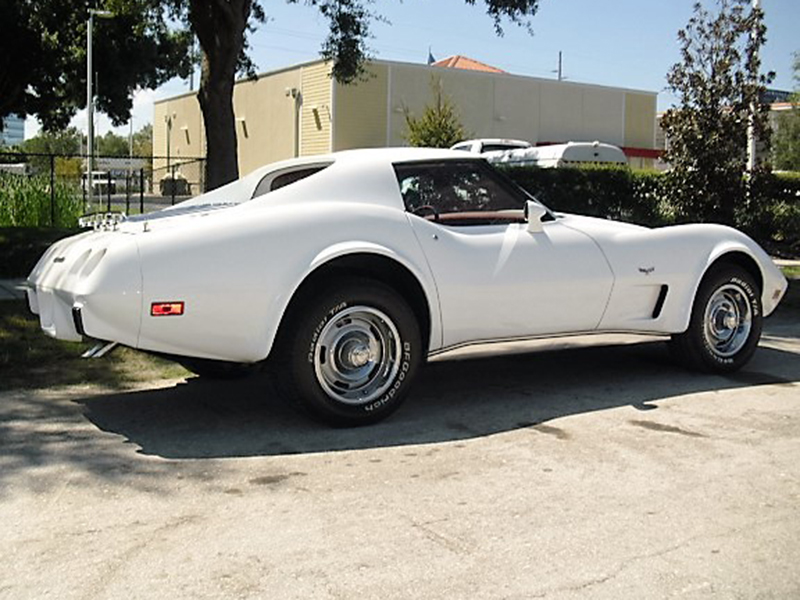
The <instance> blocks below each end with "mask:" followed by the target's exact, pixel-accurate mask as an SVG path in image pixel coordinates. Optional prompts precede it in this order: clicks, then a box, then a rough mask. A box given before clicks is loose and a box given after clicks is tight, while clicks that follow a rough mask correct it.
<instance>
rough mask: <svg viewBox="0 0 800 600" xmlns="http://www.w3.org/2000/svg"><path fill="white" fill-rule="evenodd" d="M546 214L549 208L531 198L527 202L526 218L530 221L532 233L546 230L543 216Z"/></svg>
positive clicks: (529, 227)
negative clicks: (532, 200) (543, 224)
mask: <svg viewBox="0 0 800 600" xmlns="http://www.w3.org/2000/svg"><path fill="white" fill-rule="evenodd" d="M546 214H547V209H546V208H545V207H544V206H542V205H541V204H537V203H536V202H531V201H530V200H528V201H527V202H526V203H525V220H526V221H527V222H528V231H529V232H530V233H541V232H542V231H543V230H544V227H543V226H542V217H543V216H545V215H546Z"/></svg>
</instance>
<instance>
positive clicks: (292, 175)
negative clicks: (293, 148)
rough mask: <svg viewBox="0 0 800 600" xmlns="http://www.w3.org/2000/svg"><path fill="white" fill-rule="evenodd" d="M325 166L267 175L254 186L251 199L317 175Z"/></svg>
mask: <svg viewBox="0 0 800 600" xmlns="http://www.w3.org/2000/svg"><path fill="white" fill-rule="evenodd" d="M327 166H328V165H316V166H313V167H305V168H302V169H297V170H294V171H285V172H283V173H280V174H278V175H275V173H269V174H268V175H265V176H264V178H263V179H262V180H261V181H259V182H258V185H257V186H256V189H255V191H254V192H253V198H258V197H259V196H263V195H264V194H268V193H269V192H274V191H275V190H279V189H280V188H282V187H286V186H287V185H291V184H293V183H295V182H297V181H300V180H301V179H305V178H306V177H310V176H311V175H313V174H314V173H319V172H320V171H322V170H323V169H325V168H326V167H327Z"/></svg>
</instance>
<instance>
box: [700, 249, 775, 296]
mask: <svg viewBox="0 0 800 600" xmlns="http://www.w3.org/2000/svg"><path fill="white" fill-rule="evenodd" d="M726 265H732V266H736V267H740V268H742V269H744V270H745V271H747V272H748V273H749V274H750V275H752V277H753V279H754V280H755V282H756V284H758V291H759V293H762V292H763V291H764V274H763V273H762V272H761V268H760V267H759V266H758V262H757V261H756V260H755V259H754V258H753V257H752V256H750V254H748V253H747V252H744V251H743V250H728V251H726V252H723V253H721V254H719V255H718V256H716V257H714V258H713V260H711V261H709V264H708V266H707V267H706V270H705V272H704V273H703V277H702V278H701V281H702V279H704V278H705V277H707V276H708V274H709V273H711V272H712V271H714V270H715V269H718V268H720V267H723V266H726ZM698 287H699V284H698Z"/></svg>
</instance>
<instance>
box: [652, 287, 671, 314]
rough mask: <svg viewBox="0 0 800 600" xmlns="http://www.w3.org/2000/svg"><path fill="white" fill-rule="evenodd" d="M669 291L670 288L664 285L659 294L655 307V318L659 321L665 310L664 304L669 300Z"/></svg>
mask: <svg viewBox="0 0 800 600" xmlns="http://www.w3.org/2000/svg"><path fill="white" fill-rule="evenodd" d="M668 291H669V286H668V285H666V284H664V285H662V286H661V290H660V291H659V292H658V299H657V300H656V305H655V307H653V318H654V319H657V318H658V317H660V316H661V309H662V308H664V302H665V301H666V299H667V292H668Z"/></svg>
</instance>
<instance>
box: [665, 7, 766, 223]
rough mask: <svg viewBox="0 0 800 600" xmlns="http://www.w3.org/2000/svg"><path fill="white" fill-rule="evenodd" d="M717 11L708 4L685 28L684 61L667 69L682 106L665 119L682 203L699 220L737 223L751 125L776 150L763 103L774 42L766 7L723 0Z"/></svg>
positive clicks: (677, 196) (678, 202)
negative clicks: (762, 53)
mask: <svg viewBox="0 0 800 600" xmlns="http://www.w3.org/2000/svg"><path fill="white" fill-rule="evenodd" d="M716 4H717V11H716V13H713V14H712V13H710V12H709V11H707V10H705V9H704V8H703V6H702V5H701V4H700V3H696V4H695V6H694V14H693V16H692V17H691V19H690V20H689V22H688V24H687V26H686V27H685V28H684V29H682V30H681V31H679V32H678V41H679V44H680V46H681V58H682V60H681V62H679V63H677V64H675V65H674V66H673V67H672V68H671V69H670V71H669V73H668V74H667V83H668V86H669V89H670V90H671V91H672V92H673V93H674V94H675V95H676V96H677V98H678V106H676V107H675V108H671V109H669V110H668V111H667V112H666V113H665V114H664V116H663V117H662V120H661V125H662V127H663V128H664V132H665V134H666V137H667V140H668V145H667V149H666V152H665V159H666V160H667V161H668V162H669V163H670V164H671V166H672V170H671V171H670V173H669V177H670V179H671V181H672V183H673V189H674V192H675V198H674V202H675V204H676V205H677V206H678V207H679V208H680V209H681V210H682V212H683V216H684V217H685V218H687V219H691V220H701V221H721V222H723V223H729V224H730V223H733V222H734V213H735V210H736V208H737V206H736V204H737V199H742V198H743V189H744V188H743V185H744V184H743V177H742V176H743V173H744V172H745V170H746V168H745V166H746V156H747V154H746V147H747V129H748V124H749V122H750V118H751V115H752V122H753V127H754V130H755V133H756V136H757V138H758V140H759V143H760V144H761V146H762V148H764V149H766V150H768V148H769V139H770V135H769V133H770V130H769V121H768V110H769V108H768V107H766V106H764V105H762V104H761V102H760V98H761V97H762V95H763V93H764V91H765V89H766V85H767V84H768V83H769V82H770V81H771V80H772V77H773V74H772V73H769V74H761V72H760V67H761V64H760V60H759V50H760V48H761V46H762V45H763V44H764V42H765V40H766V27H765V26H764V21H763V12H762V11H761V10H760V9H757V8H751V7H750V6H749V4H750V2H749V0H717V2H716Z"/></svg>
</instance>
